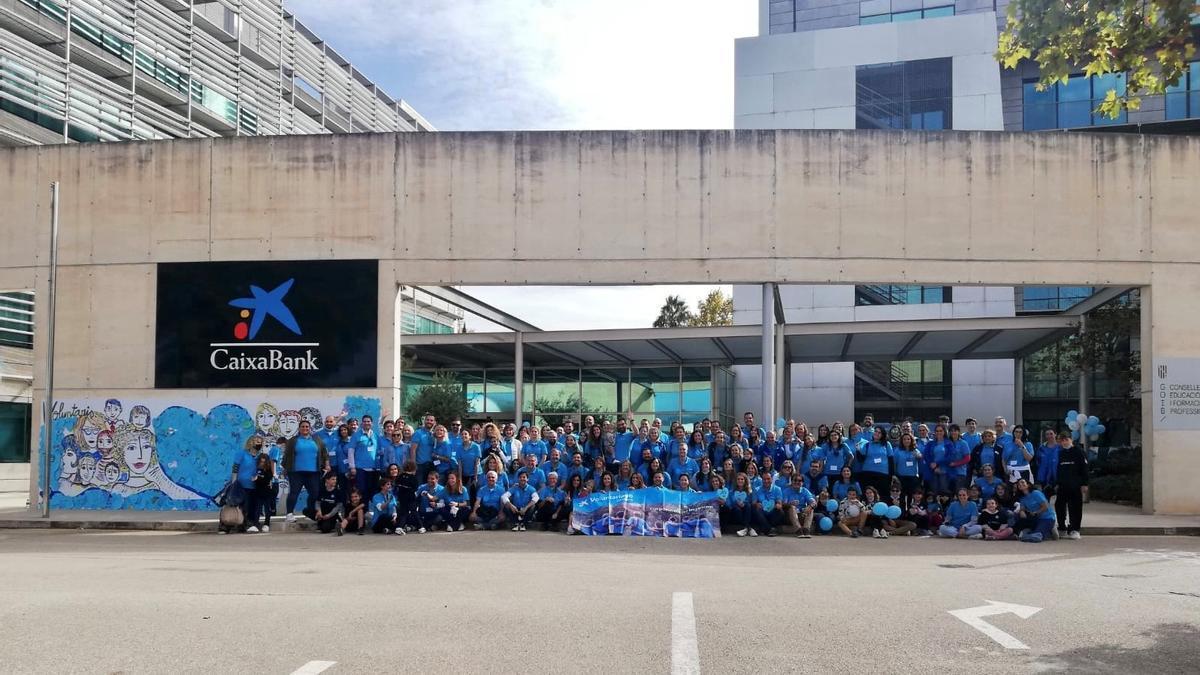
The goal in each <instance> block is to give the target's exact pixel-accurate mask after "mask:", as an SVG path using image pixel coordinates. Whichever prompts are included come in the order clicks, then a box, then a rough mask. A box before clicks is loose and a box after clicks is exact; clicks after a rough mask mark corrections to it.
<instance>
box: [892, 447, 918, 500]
mask: <svg viewBox="0 0 1200 675" xmlns="http://www.w3.org/2000/svg"><path fill="white" fill-rule="evenodd" d="M923 459H924V455H922V454H921V451H920V450H919V449H918V448H917V439H916V438H914V437H913V435H912V434H910V433H908V432H907V431H905V432H901V434H900V442H899V443H898V444H897V445H896V446H895V447H894V448H892V467H893V472H894V473H895V474H896V477H897V478H899V479H900V492H901V494H904V495H911V494H912V493H913V490H916V489H917V488H918V487H920V486H921V466H922V465H923V464H924V462H923V461H922V460H923ZM889 489H890V488H889Z"/></svg>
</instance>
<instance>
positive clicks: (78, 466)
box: [50, 396, 380, 511]
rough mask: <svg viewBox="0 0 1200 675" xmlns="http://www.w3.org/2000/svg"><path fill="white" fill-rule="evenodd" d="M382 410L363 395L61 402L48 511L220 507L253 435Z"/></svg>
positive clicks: (290, 432) (290, 430) (271, 435)
mask: <svg viewBox="0 0 1200 675" xmlns="http://www.w3.org/2000/svg"><path fill="white" fill-rule="evenodd" d="M124 410H128V411H129V412H128V415H123V414H122V411H124ZM156 411H157V412H156ZM201 411H205V412H201ZM379 411H380V403H379V399H376V398H365V397H360V396H348V397H345V398H341V399H330V400H323V401H312V400H290V399H289V400H272V401H263V400H261V399H252V398H248V399H245V400H233V401H226V402H219V403H215V404H214V403H212V402H211V401H209V402H205V401H203V400H201V401H187V400H180V399H179V398H177V397H171V396H161V397H157V398H155V399H154V400H145V401H137V402H136V404H135V405H132V406H129V407H126V406H125V405H124V402H122V401H120V400H117V399H107V400H95V401H93V400H66V401H63V400H60V401H57V402H56V404H55V414H54V427H53V429H52V431H51V433H52V434H53V438H55V439H56V441H55V443H54V452H53V454H52V456H51V458H50V460H51V474H50V475H51V476H54V477H55V478H54V480H53V481H52V482H51V493H50V506H51V508H56V509H136V510H152V511H171V510H189V511H201V510H215V509H216V508H217V506H216V504H215V503H214V502H213V500H212V495H215V494H216V493H218V492H219V491H220V490H221V488H222V487H224V486H225V483H226V482H227V481H228V480H229V476H230V472H231V469H232V466H231V458H232V457H234V456H235V455H236V452H235V451H236V450H239V449H240V448H242V447H244V445H245V442H246V439H247V438H249V437H250V436H254V435H259V436H264V437H269V438H270V439H271V441H272V442H273V441H274V439H275V438H277V437H279V436H283V437H286V438H291V437H293V436H295V435H296V434H297V433H298V430H299V426H300V422H301V420H309V421H310V422H313V429H314V430H315V429H319V428H321V425H320V424H319V423H317V422H316V421H317V420H323V419H324V417H325V415H334V416H340V415H342V414H345V415H347V416H349V417H361V416H363V415H372V416H373V417H376V418H378V416H379ZM270 445H271V444H270V443H268V444H267V447H270Z"/></svg>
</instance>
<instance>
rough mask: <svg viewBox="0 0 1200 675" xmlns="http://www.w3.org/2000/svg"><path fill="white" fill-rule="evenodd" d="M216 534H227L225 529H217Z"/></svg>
mask: <svg viewBox="0 0 1200 675" xmlns="http://www.w3.org/2000/svg"><path fill="white" fill-rule="evenodd" d="M217 534H229V533H228V532H226V531H225V530H217Z"/></svg>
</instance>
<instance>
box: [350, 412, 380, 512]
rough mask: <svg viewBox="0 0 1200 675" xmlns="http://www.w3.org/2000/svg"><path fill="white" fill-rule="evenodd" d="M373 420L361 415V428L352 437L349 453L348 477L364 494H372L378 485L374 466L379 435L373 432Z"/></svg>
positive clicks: (377, 472)
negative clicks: (352, 448) (351, 450)
mask: <svg viewBox="0 0 1200 675" xmlns="http://www.w3.org/2000/svg"><path fill="white" fill-rule="evenodd" d="M374 424H375V421H374V420H373V419H372V418H371V416H370V415H363V417H362V428H360V429H359V430H358V433H357V434H356V435H354V437H353V447H354V450H353V452H351V453H350V473H349V477H350V479H351V480H353V481H354V485H355V487H357V488H358V491H359V492H361V493H363V494H364V495H369V494H374V492H375V490H376V489H377V488H378V486H379V471H377V470H376V468H375V462H376V455H378V453H379V435H378V434H376V433H375V426H374Z"/></svg>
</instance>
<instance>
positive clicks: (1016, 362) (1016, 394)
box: [1013, 356, 1029, 435]
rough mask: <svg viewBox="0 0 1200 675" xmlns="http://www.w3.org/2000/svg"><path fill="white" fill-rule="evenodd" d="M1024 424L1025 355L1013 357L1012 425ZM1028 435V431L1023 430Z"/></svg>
mask: <svg viewBox="0 0 1200 675" xmlns="http://www.w3.org/2000/svg"><path fill="white" fill-rule="evenodd" d="M1018 424H1021V425H1023V424H1025V357H1023V356H1018V357H1017V358H1015V359H1013V426H1016V425H1018ZM1025 434H1026V435H1029V432H1028V431H1026V432H1025Z"/></svg>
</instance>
